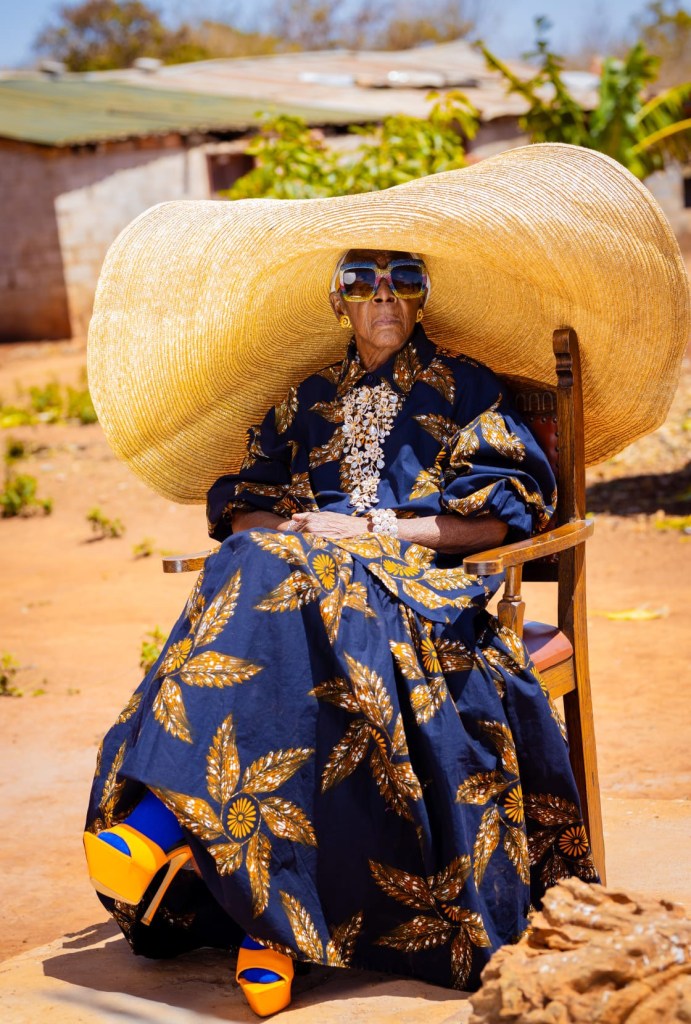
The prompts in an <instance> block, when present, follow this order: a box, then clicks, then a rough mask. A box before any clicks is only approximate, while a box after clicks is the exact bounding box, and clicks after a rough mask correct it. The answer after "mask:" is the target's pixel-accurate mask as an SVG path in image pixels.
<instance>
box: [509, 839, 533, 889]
mask: <svg viewBox="0 0 691 1024" xmlns="http://www.w3.org/2000/svg"><path fill="white" fill-rule="evenodd" d="M504 849H505V851H506V856H507V857H508V858H509V860H510V861H511V863H512V864H513V866H514V867H515V869H516V872H517V873H518V877H519V878H520V880H521V881H522V882H529V881H530V859H529V857H528V840H527V838H526V834H525V832H524V831H523V829H522V828H518V827H516V826H515V825H507V826H506V833H505V835H504Z"/></svg>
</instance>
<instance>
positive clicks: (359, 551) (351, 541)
mask: <svg viewBox="0 0 691 1024" xmlns="http://www.w3.org/2000/svg"><path fill="white" fill-rule="evenodd" d="M382 540H383V538H382V539H380V538H379V537H378V536H367V535H363V536H362V537H339V539H338V541H336V543H337V544H338V546H339V548H343V550H345V551H349V552H351V553H352V554H354V555H360V556H361V557H362V558H379V557H380V556H381V553H382V548H383V545H382Z"/></svg>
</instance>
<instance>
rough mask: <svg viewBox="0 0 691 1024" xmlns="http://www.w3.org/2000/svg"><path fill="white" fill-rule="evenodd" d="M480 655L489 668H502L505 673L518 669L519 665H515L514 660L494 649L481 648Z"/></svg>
mask: <svg viewBox="0 0 691 1024" xmlns="http://www.w3.org/2000/svg"><path fill="white" fill-rule="evenodd" d="M482 653H483V655H484V656H485V658H486V659H487V663H488V664H489V666H490V668H503V669H505V670H506V671H507V672H516V670H517V669H518V668H520V665H517V664H516V660H515V658H511V657H509V655H508V654H504V652H503V651H498V650H497V649H496V647H483V648H482Z"/></svg>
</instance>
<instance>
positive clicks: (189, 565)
mask: <svg viewBox="0 0 691 1024" xmlns="http://www.w3.org/2000/svg"><path fill="white" fill-rule="evenodd" d="M216 550H217V549H216V548H210V549H209V550H208V551H197V552H195V554H193V555H167V556H166V557H165V558H163V559H161V561H162V562H163V571H164V572H196V571H197V570H199V569H202V568H203V567H204V562H205V561H206V560H207V558H208V557H209V555H213V553H214V551H216Z"/></svg>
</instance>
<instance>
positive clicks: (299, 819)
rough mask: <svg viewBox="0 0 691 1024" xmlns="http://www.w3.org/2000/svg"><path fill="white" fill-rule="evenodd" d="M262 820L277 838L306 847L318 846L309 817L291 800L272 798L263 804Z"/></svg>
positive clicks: (268, 798) (263, 801)
mask: <svg viewBox="0 0 691 1024" xmlns="http://www.w3.org/2000/svg"><path fill="white" fill-rule="evenodd" d="M261 814H262V818H263V819H264V821H265V822H266V824H267V825H268V827H269V828H270V829H271V831H272V832H273V834H274V835H275V836H279V837H280V838H281V839H292V840H293V842H295V843H303V844H304V845H305V846H316V845H317V837H316V835H315V834H314V829H313V828H312V823H311V822H310V820H309V818H308V817H307V815H306V814H305V813H304V811H302V810H301V809H300V808H299V807H298V806H297V805H296V804H293V803H291V802H290V800H284V799H283V798H282V797H280V796H270V797H267V798H266V800H262V803H261Z"/></svg>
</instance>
